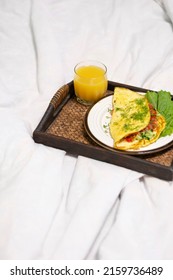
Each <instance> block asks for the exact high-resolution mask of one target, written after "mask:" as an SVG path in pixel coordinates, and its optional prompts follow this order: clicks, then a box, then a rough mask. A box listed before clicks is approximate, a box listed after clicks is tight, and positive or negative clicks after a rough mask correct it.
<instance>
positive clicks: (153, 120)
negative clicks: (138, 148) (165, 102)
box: [124, 104, 158, 142]
mask: <svg viewBox="0 0 173 280" xmlns="http://www.w3.org/2000/svg"><path fill="white" fill-rule="evenodd" d="M149 109H150V115H151V117H150V122H149V124H148V125H147V126H146V127H145V128H144V129H142V130H141V131H139V132H136V133H133V134H131V135H129V136H127V137H125V138H124V140H125V141H127V142H132V141H133V140H134V139H135V138H136V136H138V139H139V140H140V139H143V138H145V139H148V140H149V139H150V138H152V136H153V131H154V130H155V129H156V128H157V125H158V124H157V111H156V110H155V109H154V107H153V106H152V105H151V104H149Z"/></svg>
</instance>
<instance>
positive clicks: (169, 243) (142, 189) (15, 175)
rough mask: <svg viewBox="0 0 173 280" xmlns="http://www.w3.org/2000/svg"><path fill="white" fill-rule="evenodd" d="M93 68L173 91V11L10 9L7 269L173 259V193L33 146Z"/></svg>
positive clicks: (0, 34)
mask: <svg viewBox="0 0 173 280" xmlns="http://www.w3.org/2000/svg"><path fill="white" fill-rule="evenodd" d="M85 59H94V60H99V61H102V62H103V63H105V65H106V66H107V68H108V79H109V80H113V81H116V82H121V83H127V84H131V85H135V86H140V87H146V88H152V89H156V90H159V89H165V90H169V91H171V92H173V1H172V0H165V1H164V0H163V1H162V0H160V1H159V0H158V1H154V0H140V1H138V0H131V1H129V0H107V1H104V0H94V1H93V0H22V1H20V0H0V130H1V134H0V135H1V136H0V259H13V260H14V259H64V260H65V259H71V260H73V259H93V260H94V259H97V260H98V259H172V258H173V238H172V236H173V224H172V215H173V203H172V201H173V183H172V182H166V181H163V180H159V179H156V178H152V177H149V176H145V175H143V174H140V173H137V172H133V171H130V170H128V169H125V168H121V167H118V166H114V165H111V164H107V163H103V162H99V161H96V160H92V159H89V158H84V157H81V156H79V157H75V156H72V155H67V154H66V152H65V151H62V150H58V149H53V148H50V147H46V146H43V145H40V144H36V143H35V142H34V141H33V139H32V133H33V130H34V129H35V127H36V125H37V124H38V122H39V121H40V119H41V117H42V115H43V113H44V112H45V109H46V107H47V105H48V103H49V101H50V99H51V98H52V96H53V94H54V93H55V91H56V90H57V89H58V88H59V87H60V86H62V85H63V84H65V83H67V82H69V81H71V80H72V79H73V68H74V65H75V64H76V63H78V62H79V61H81V60H85Z"/></svg>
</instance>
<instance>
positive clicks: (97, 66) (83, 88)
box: [74, 60, 108, 105]
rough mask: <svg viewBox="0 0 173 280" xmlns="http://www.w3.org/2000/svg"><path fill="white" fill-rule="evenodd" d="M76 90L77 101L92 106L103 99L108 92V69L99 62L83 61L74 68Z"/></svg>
mask: <svg viewBox="0 0 173 280" xmlns="http://www.w3.org/2000/svg"><path fill="white" fill-rule="evenodd" d="M74 72H75V75H74V90H75V94H76V97H77V101H78V102H80V103H82V104H84V105H91V104H93V103H95V102H96V101H97V100H99V99H100V98H101V97H103V96H104V95H105V93H106V90H107V84H108V82H107V75H106V74H107V68H106V66H105V65H104V64H103V63H101V62H97V61H92V60H88V61H83V62H80V63H78V64H77V65H76V66H75V68H74Z"/></svg>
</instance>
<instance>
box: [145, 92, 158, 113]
mask: <svg viewBox="0 0 173 280" xmlns="http://www.w3.org/2000/svg"><path fill="white" fill-rule="evenodd" d="M146 97H147V99H148V102H149V103H151V104H152V105H153V107H154V108H155V109H156V110H157V101H158V99H157V98H158V96H157V92H155V91H147V93H146Z"/></svg>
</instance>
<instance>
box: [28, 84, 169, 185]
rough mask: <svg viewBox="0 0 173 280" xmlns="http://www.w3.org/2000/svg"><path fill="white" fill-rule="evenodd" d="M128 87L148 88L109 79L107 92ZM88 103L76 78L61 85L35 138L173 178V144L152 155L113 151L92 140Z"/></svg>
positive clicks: (135, 168)
mask: <svg viewBox="0 0 173 280" xmlns="http://www.w3.org/2000/svg"><path fill="white" fill-rule="evenodd" d="M116 86H118V87H125V88H129V89H131V90H134V91H139V92H146V91H147V90H148V89H144V88H138V87H134V86H130V85H125V84H121V83H116V82H112V81H109V82H108V92H107V93H108V94H109V92H113V90H114V87H116ZM87 110H88V107H87V106H84V105H82V104H79V103H78V102H77V101H76V98H75V94H74V86H73V81H71V82H70V83H68V84H66V85H64V86H62V87H61V88H60V89H59V90H58V91H57V92H56V93H55V95H54V96H53V98H52V99H51V101H50V103H49V105H48V108H47V110H46V112H45V113H44V115H43V117H42V119H41V121H40V123H39V124H38V126H37V128H36V129H35V130H34V132H33V139H34V141H35V142H36V143H41V144H44V145H47V146H50V147H54V148H58V149H62V150H65V151H66V152H67V153H70V154H73V155H82V156H86V157H90V158H93V159H97V160H100V161H104V162H108V163H111V164H115V165H118V166H123V167H125V168H128V169H131V170H135V171H138V172H141V173H144V174H147V175H151V176H153V177H156V178H160V179H163V180H167V181H172V180H173V147H171V148H168V149H167V150H164V151H162V152H158V153H156V154H151V155H148V154H147V155H140V156H134V155H127V154H126V153H125V152H123V151H122V152H121V151H117V150H115V151H111V150H107V149H105V148H103V147H100V146H98V145H97V144H96V143H95V142H93V141H92V140H91V139H90V138H89V136H88V135H87V133H86V132H85V129H84V118H85V114H86V112H87Z"/></svg>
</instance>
